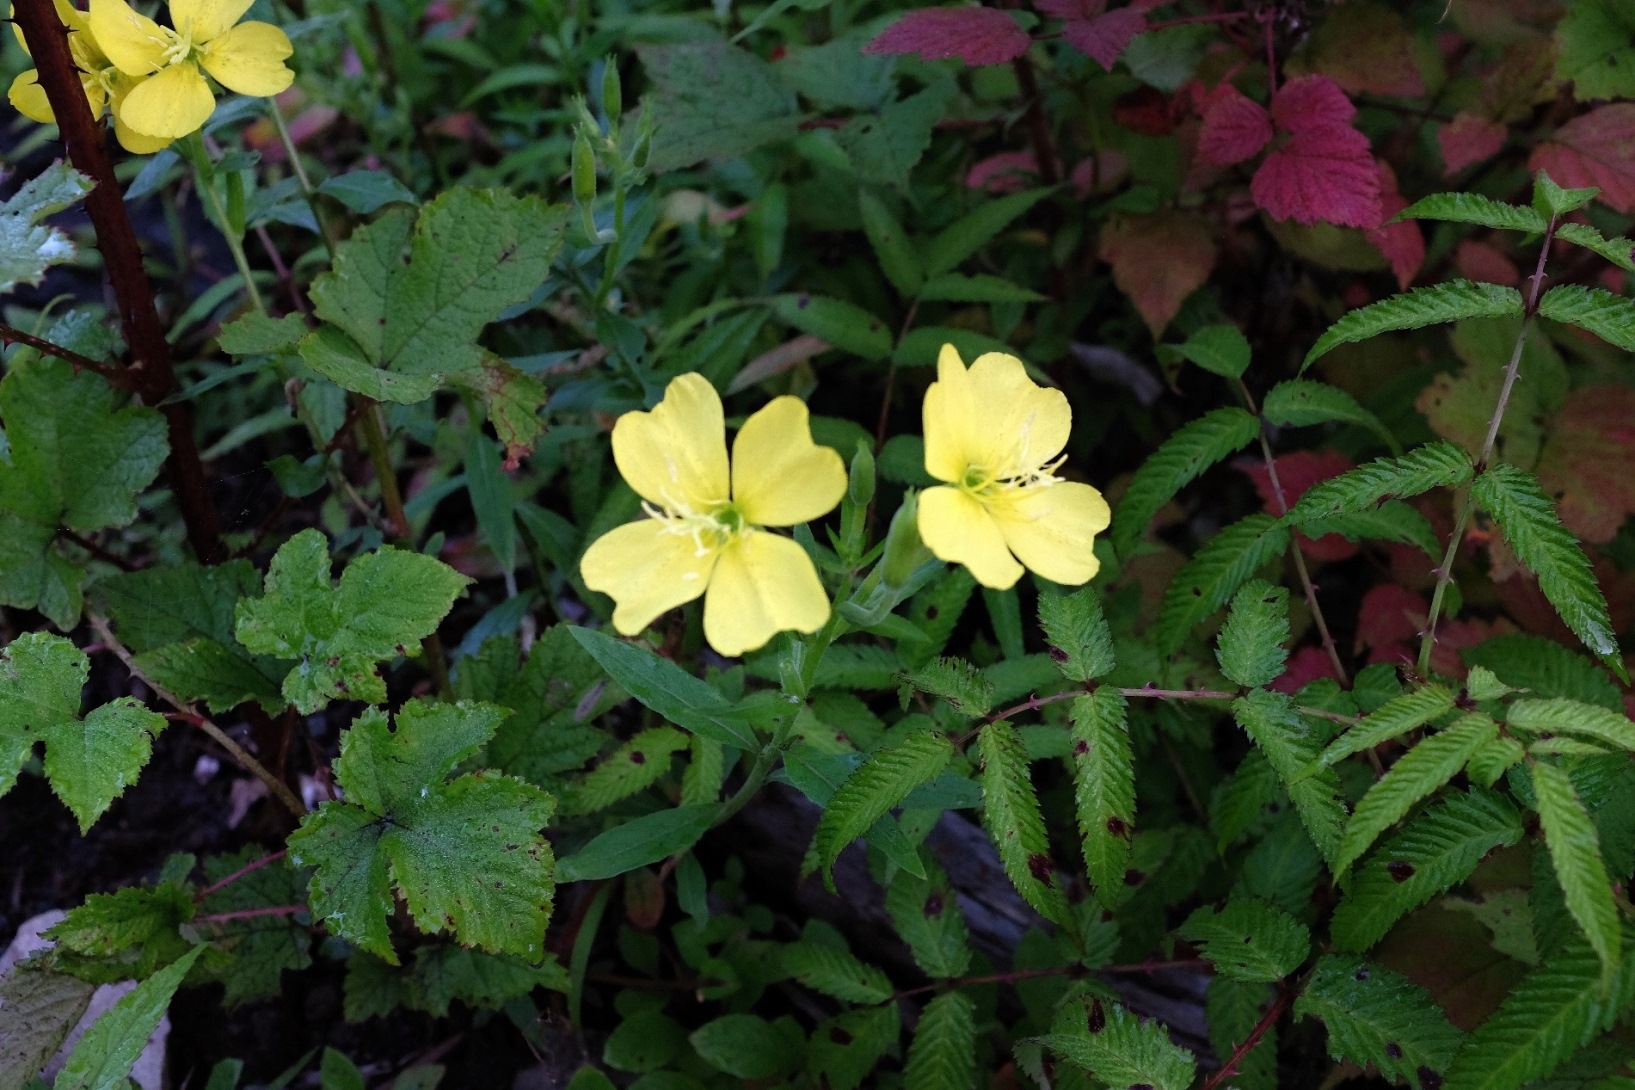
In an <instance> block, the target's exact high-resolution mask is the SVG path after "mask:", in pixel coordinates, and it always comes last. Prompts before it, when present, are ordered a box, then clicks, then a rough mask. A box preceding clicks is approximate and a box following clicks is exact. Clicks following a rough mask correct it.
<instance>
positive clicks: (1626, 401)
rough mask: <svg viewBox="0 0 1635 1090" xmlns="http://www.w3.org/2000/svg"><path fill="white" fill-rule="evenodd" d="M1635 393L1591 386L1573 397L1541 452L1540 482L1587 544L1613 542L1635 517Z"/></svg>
mask: <svg viewBox="0 0 1635 1090" xmlns="http://www.w3.org/2000/svg"><path fill="white" fill-rule="evenodd" d="M1631 465H1635V390H1632V389H1630V388H1629V387H1627V386H1585V387H1581V388H1580V389H1577V390H1574V391H1573V392H1572V393H1570V394H1568V395H1567V400H1566V401H1565V402H1563V403H1562V406H1561V409H1560V411H1559V412H1557V413H1556V418H1555V420H1553V421H1552V422H1551V424H1550V438H1549V439H1548V440H1546V441H1545V443H1544V449H1543V450H1542V451H1540V452H1539V459H1538V479H1539V483H1540V484H1542V485H1543V486H1544V487H1545V489H1546V490H1547V491H1548V492H1549V493H1550V494H1551V495H1553V496H1555V497H1556V499H1557V509H1558V510H1559V511H1560V513H1561V521H1562V522H1563V523H1565V524H1566V526H1567V529H1569V530H1571V531H1572V532H1573V533H1575V534H1577V535H1578V536H1579V537H1581V538H1583V539H1584V540H1585V541H1593V542H1597V543H1600V542H1605V541H1611V540H1612V539H1613V538H1614V537H1615V536H1617V534H1618V529H1619V527H1621V526H1623V524H1624V520H1625V519H1626V518H1627V517H1628V516H1629V515H1630V514H1632V513H1635V473H1631V472H1630V467H1631Z"/></svg>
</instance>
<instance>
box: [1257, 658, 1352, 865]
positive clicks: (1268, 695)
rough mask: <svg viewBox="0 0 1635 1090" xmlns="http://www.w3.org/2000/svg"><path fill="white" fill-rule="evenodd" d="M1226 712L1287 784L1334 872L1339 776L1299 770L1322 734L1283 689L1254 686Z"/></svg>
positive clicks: (1341, 806)
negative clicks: (1278, 691)
mask: <svg viewBox="0 0 1635 1090" xmlns="http://www.w3.org/2000/svg"><path fill="white" fill-rule="evenodd" d="M1232 716H1233V718H1235V719H1236V720H1237V721H1238V725H1239V726H1241V727H1243V729H1244V731H1246V732H1247V733H1248V735H1249V737H1250V738H1252V739H1254V743H1255V745H1256V746H1258V747H1259V748H1260V751H1261V752H1262V753H1264V754H1265V755H1266V760H1267V761H1268V762H1269V763H1270V764H1271V766H1272V768H1273V769H1275V770H1276V772H1277V776H1278V779H1280V780H1282V781H1283V784H1284V786H1286V787H1287V788H1288V791H1289V798H1290V799H1292V800H1293V802H1294V807H1295V810H1296V811H1297V812H1298V813H1299V814H1300V822H1301V824H1303V825H1304V826H1305V827H1306V832H1308V833H1310V834H1311V839H1312V843H1314V844H1316V845H1317V850H1318V851H1320V852H1322V853H1323V858H1324V860H1326V861H1327V862H1328V864H1329V867H1330V869H1332V870H1335V871H1338V870H1339V869H1340V868H1339V866H1338V864H1337V863H1336V862H1335V859H1336V857H1337V855H1338V853H1339V848H1340V828H1341V826H1342V825H1343V824H1344V823H1345V803H1344V802H1342V801H1341V794H1340V779H1339V776H1338V775H1336V774H1335V772H1334V770H1333V769H1329V768H1325V769H1323V770H1322V771H1320V772H1317V773H1314V774H1312V775H1309V776H1308V775H1305V774H1304V773H1305V772H1306V770H1307V766H1308V765H1310V764H1311V763H1312V761H1313V760H1314V759H1315V758H1316V757H1317V754H1318V752H1319V751H1320V750H1321V748H1322V744H1323V740H1322V738H1321V737H1320V736H1319V735H1318V734H1317V733H1316V732H1315V730H1314V729H1313V728H1312V726H1311V724H1310V723H1308V722H1307V721H1306V720H1305V719H1304V718H1302V717H1301V716H1300V715H1299V713H1297V712H1296V711H1295V709H1294V702H1293V701H1292V700H1290V699H1289V697H1288V696H1286V695H1285V694H1283V693H1274V692H1270V691H1268V690H1266V689H1256V690H1255V691H1253V692H1251V693H1248V694H1246V695H1244V696H1241V697H1239V698H1238V699H1236V700H1234V701H1233V702H1232Z"/></svg>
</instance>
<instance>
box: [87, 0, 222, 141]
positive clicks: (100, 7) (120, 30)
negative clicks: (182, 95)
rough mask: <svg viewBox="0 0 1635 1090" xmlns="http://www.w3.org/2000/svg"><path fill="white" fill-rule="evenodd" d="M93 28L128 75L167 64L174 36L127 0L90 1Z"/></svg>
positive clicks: (109, 57)
mask: <svg viewBox="0 0 1635 1090" xmlns="http://www.w3.org/2000/svg"><path fill="white" fill-rule="evenodd" d="M90 27H91V34H92V36H93V37H95V38H96V42H97V45H99V46H101V47H102V52H103V53H105V54H106V55H107V57H108V59H109V60H110V61H112V62H113V65H114V67H115V68H117V69H119V70H120V71H121V72H123V73H125V74H126V75H127V76H146V75H148V74H150V73H153V72H157V71H159V69H161V68H163V67H164V66H165V44H166V43H167V42H168V41H169V40H170V39H171V38H172V37H173V35H171V34H170V32H168V31H166V30H165V29H164V28H163V27H161V26H160V25H159V24H158V23H156V22H154V21H153V20H152V19H149V18H148V17H147V16H146V15H143V14H141V13H140V12H138V11H136V10H134V9H133V8H132V7H131V6H130V5H129V4H127V3H125V0H91V15H90ZM194 127H195V128H197V126H194ZM188 131H189V132H191V131H192V130H191V129H190V130H188ZM178 135H182V134H178Z"/></svg>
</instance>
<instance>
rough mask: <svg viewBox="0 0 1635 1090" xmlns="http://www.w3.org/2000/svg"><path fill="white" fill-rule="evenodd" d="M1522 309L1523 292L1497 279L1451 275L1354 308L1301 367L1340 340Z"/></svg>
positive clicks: (1327, 350) (1497, 314)
mask: <svg viewBox="0 0 1635 1090" xmlns="http://www.w3.org/2000/svg"><path fill="white" fill-rule="evenodd" d="M1523 309H1524V308H1523V304H1522V298H1521V292H1519V291H1517V290H1516V289H1515V288H1507V287H1502V286H1500V285H1498V284H1478V283H1476V282H1474V281H1471V280H1449V281H1446V282H1445V283H1441V284H1434V285H1432V286H1431V287H1428V288H1415V289H1414V290H1413V291H1410V292H1407V293H1405V294H1402V295H1393V296H1392V297H1391V298H1389V299H1383V300H1381V301H1380V302H1378V303H1371V304H1370V305H1368V306H1366V307H1361V308H1359V309H1357V310H1353V311H1352V312H1351V313H1349V314H1347V315H1345V316H1344V317H1342V318H1341V319H1340V320H1339V321H1337V322H1335V323H1334V324H1333V325H1331V326H1329V328H1328V332H1326V333H1324V334H1323V335H1322V336H1321V337H1319V338H1317V343H1316V344H1314V345H1312V347H1311V351H1310V352H1307V353H1306V358H1305V360H1304V361H1302V362H1301V364H1300V369H1301V370H1302V371H1304V370H1305V369H1306V368H1307V367H1310V366H1311V365H1312V362H1313V361H1314V360H1316V359H1318V358H1319V357H1320V356H1323V355H1324V354H1326V353H1327V352H1329V351H1330V350H1331V349H1334V348H1336V347H1338V346H1339V345H1342V344H1351V343H1354V342H1356V341H1366V340H1368V339H1369V338H1370V337H1376V336H1378V335H1379V334H1381V333H1389V332H1391V331H1393V330H1399V329H1419V328H1421V327H1423V326H1428V325H1437V324H1438V323H1441V322H1456V321H1458V320H1459V319H1461V318H1495V317H1499V316H1500V315H1505V314H1520V313H1522V311H1523Z"/></svg>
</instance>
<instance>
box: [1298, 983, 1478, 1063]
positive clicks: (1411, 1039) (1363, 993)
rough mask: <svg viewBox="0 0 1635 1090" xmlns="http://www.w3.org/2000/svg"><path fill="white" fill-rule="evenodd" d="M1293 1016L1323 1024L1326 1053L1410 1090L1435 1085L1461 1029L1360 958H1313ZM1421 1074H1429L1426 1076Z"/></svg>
mask: <svg viewBox="0 0 1635 1090" xmlns="http://www.w3.org/2000/svg"><path fill="white" fill-rule="evenodd" d="M1294 1014H1295V1017H1296V1018H1307V1017H1310V1018H1318V1019H1321V1020H1322V1022H1323V1025H1324V1026H1326V1027H1327V1028H1328V1051H1329V1055H1331V1056H1333V1057H1334V1058H1335V1059H1336V1060H1350V1061H1352V1062H1353V1063H1356V1064H1358V1065H1360V1066H1366V1065H1368V1064H1373V1065H1374V1066H1375V1067H1377V1068H1378V1069H1379V1071H1380V1074H1382V1075H1384V1076H1385V1077H1386V1078H1388V1079H1391V1080H1393V1081H1396V1082H1405V1083H1407V1084H1408V1085H1409V1086H1411V1087H1414V1088H1415V1090H1436V1087H1437V1085H1438V1083H1439V1081H1440V1078H1441V1076H1442V1075H1443V1074H1444V1073H1445V1072H1447V1070H1448V1065H1449V1064H1450V1063H1451V1062H1452V1061H1453V1057H1454V1054H1455V1053H1456V1052H1457V1051H1458V1050H1459V1046H1460V1044H1461V1043H1462V1042H1463V1040H1464V1034H1463V1033H1461V1032H1460V1031H1459V1030H1458V1029H1456V1028H1454V1027H1453V1026H1452V1025H1450V1024H1449V1022H1448V1018H1447V1015H1445V1014H1443V1013H1442V1010H1441V1008H1440V1007H1438V1006H1437V1005H1436V1004H1435V1003H1434V1002H1433V1001H1432V1000H1431V997H1430V996H1429V995H1428V994H1427V993H1426V992H1425V989H1423V988H1421V987H1419V985H1417V984H1414V983H1412V982H1410V981H1409V980H1408V979H1407V978H1406V977H1402V976H1399V975H1397V974H1396V973H1393V972H1391V971H1390V970H1389V969H1382V968H1381V967H1379V966H1378V965H1374V964H1371V963H1369V962H1365V961H1363V960H1362V959H1361V958H1355V957H1347V956H1344V955H1338V954H1330V955H1328V956H1326V957H1323V958H1322V959H1320V960H1319V961H1318V962H1317V967H1316V968H1315V969H1314V970H1312V974H1311V978H1310V979H1309V980H1308V981H1307V982H1306V988H1305V991H1304V992H1302V993H1301V995H1300V998H1299V999H1296V1000H1295V1002H1294ZM1427 1075H1429V1076H1431V1078H1427V1077H1426V1076H1427Z"/></svg>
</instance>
